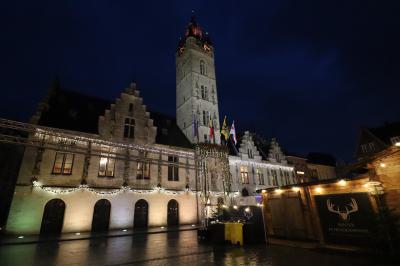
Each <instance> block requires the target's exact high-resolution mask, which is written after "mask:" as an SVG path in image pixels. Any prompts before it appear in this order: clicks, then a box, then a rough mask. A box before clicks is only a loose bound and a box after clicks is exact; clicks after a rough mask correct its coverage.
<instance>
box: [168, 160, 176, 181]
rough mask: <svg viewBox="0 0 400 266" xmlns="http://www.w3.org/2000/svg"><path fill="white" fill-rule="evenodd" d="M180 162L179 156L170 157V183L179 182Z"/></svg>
mask: <svg viewBox="0 0 400 266" xmlns="http://www.w3.org/2000/svg"><path fill="white" fill-rule="evenodd" d="M178 162H179V160H178V157H177V156H168V181H179V166H178V165H176V164H177V163H178Z"/></svg>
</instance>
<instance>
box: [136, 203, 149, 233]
mask: <svg viewBox="0 0 400 266" xmlns="http://www.w3.org/2000/svg"><path fill="white" fill-rule="evenodd" d="M148 220H149V204H148V203H147V201H145V200H144V199H140V200H138V201H137V202H136V204H135V213H134V217H133V227H134V228H146V227H147V225H148Z"/></svg>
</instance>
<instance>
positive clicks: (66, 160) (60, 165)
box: [52, 152, 74, 175]
mask: <svg viewBox="0 0 400 266" xmlns="http://www.w3.org/2000/svg"><path fill="white" fill-rule="evenodd" d="M73 164H74V154H72V153H61V152H57V153H56V157H55V159H54V165H53V172H52V173H53V174H60V175H70V174H72V166H73Z"/></svg>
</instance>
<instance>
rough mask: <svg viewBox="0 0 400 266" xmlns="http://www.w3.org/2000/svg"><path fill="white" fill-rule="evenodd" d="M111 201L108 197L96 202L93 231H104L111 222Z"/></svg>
mask: <svg viewBox="0 0 400 266" xmlns="http://www.w3.org/2000/svg"><path fill="white" fill-rule="evenodd" d="M110 211H111V203H110V202H109V201H108V200H106V199H101V200H99V201H97V202H96V204H95V205H94V210H93V220H92V232H104V231H107V230H108V226H109V224H110Z"/></svg>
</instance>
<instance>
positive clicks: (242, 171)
mask: <svg viewBox="0 0 400 266" xmlns="http://www.w3.org/2000/svg"><path fill="white" fill-rule="evenodd" d="M240 177H241V178H242V184H248V183H249V172H248V171H247V166H240Z"/></svg>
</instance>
